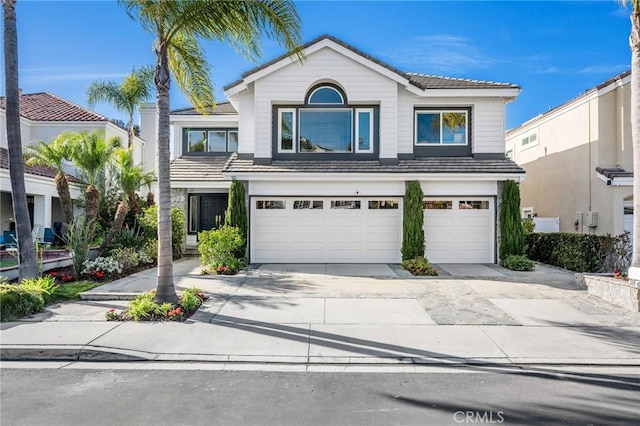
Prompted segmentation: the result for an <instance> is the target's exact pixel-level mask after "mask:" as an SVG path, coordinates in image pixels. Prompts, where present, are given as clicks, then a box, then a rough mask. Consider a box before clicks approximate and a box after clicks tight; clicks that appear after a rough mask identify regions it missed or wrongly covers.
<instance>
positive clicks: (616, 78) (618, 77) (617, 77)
mask: <svg viewBox="0 0 640 426" xmlns="http://www.w3.org/2000/svg"><path fill="white" fill-rule="evenodd" d="M629 75H631V70H627V71H625V72H621V73H620V74H618V75H615V76H613V77H611V78H610V79H608V80H606V81H604V82H602V83H600V84H598V85H597V86H595V87H592V88H591V89H587V90H585V91H584V92H583V93H581V94H580V95H578V96H576V97H574V98H571V99H569V100H568V101H566V102H563V103H561V104H560V105H558V106H557V107H554V108H551V109H550V110H549V111H547V112H544V113H541V114H538V115H536V116H535V117H533V118H530V119H529V120H527V121H525V122H524V123H522V124H521V125H519V126H518V127H514V128H513V129H509V130H507V133H506V134H507V135H508V134H509V133H511V132H515V131H517V130H518V129H520V128H521V127H524V126H526V125H528V124H529V123H532V122H534V121H536V120H538V119H541V118H543V117H546V116H548V115H549V114H553V113H554V112H556V111H557V110H559V109H560V108H562V107H564V106H566V105H569V104H570V103H572V102H575V101H577V100H578V99H580V98H582V97H584V96H587V95H589V94H591V93H593V92H596V91H598V90H600V89H604V88H605V87H607V86H609V85H610V84H612V83H615V82H616V81H619V80H622V79H623V78H625V77H627V76H629Z"/></svg>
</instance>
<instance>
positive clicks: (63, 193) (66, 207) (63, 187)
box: [55, 172, 73, 223]
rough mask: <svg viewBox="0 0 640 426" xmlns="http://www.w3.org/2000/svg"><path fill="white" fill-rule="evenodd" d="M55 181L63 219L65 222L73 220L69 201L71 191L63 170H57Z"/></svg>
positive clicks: (71, 204) (71, 205)
mask: <svg viewBox="0 0 640 426" xmlns="http://www.w3.org/2000/svg"><path fill="white" fill-rule="evenodd" d="M55 182H56V189H57V190H58V197H59V200H60V207H62V213H63V214H64V220H65V222H66V223H71V222H73V202H72V201H71V192H70V191H69V181H68V180H67V176H66V175H65V174H64V172H58V174H56V178H55Z"/></svg>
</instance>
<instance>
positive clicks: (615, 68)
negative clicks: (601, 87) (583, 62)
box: [578, 63, 631, 75]
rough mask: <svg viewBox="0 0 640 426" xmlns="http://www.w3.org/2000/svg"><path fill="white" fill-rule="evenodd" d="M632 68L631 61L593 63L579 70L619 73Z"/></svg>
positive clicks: (581, 71) (594, 72)
mask: <svg viewBox="0 0 640 426" xmlns="http://www.w3.org/2000/svg"><path fill="white" fill-rule="evenodd" d="M629 68H631V63H629V64H627V65H591V66H588V67H584V68H582V69H580V70H578V72H579V73H580V74H611V75H613V74H618V73H620V72H622V71H626V70H628V69H629Z"/></svg>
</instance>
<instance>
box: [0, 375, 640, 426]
mask: <svg viewBox="0 0 640 426" xmlns="http://www.w3.org/2000/svg"><path fill="white" fill-rule="evenodd" d="M129 367H131V368H133V369H127V368H129ZM136 368H137V367H136V366H135V365H134V366H126V365H125V364H122V367H120V368H117V369H111V368H106V369H104V368H101V367H100V364H96V365H93V366H92V365H90V364H89V365H86V364H85V365H84V366H83V367H76V368H73V367H71V368H64V369H60V368H58V369H49V368H35V369H30V368H28V367H26V368H25V367H24V364H23V366H22V368H16V369H14V368H12V367H11V363H4V365H3V368H2V371H1V383H2V389H1V398H2V400H1V417H0V422H1V424H2V425H12V426H13V425H16V426H17V425H52V426H54V425H134V424H135V425H172V426H173V425H431V424H432V425H447V424H469V423H472V424H580V425H586V424H598V425H601V424H611V425H622V424H634V425H637V424H638V419H639V418H640V371H634V370H633V369H628V370H625V371H623V372H621V373H618V374H611V373H610V372H606V370H602V372H601V371H600V370H598V369H591V370H583V371H578V372H567V371H560V370H558V369H556V370H552V369H548V368H547V369H542V368H540V369H535V368H532V369H529V370H521V369H500V370H494V371H491V370H486V369H483V368H480V367H473V366H467V367H465V368H449V369H446V368H442V371H443V372H442V373H440V372H439V369H438V367H433V372H428V373H421V374H415V373H413V374H412V373H395V374H393V373H376V372H369V373H337V372H270V371H212V370H211V369H204V370H194V369H189V367H188V365H184V364H183V365H180V366H176V367H175V368H176V369H175V370H171V369H169V370H160V369H149V370H144V369H136Z"/></svg>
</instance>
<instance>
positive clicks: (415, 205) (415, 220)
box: [401, 180, 425, 260]
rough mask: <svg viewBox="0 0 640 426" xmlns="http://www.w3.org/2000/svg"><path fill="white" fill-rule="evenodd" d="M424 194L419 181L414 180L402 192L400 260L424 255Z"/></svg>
mask: <svg viewBox="0 0 640 426" xmlns="http://www.w3.org/2000/svg"><path fill="white" fill-rule="evenodd" d="M423 198H424V194H423V193H422V188H421V187H420V182H418V181H416V180H414V181H411V182H409V183H408V184H407V189H406V191H405V194H404V212H403V213H404V217H403V222H402V224H403V226H402V250H401V251H402V260H409V259H415V258H416V257H420V256H422V257H424V248H425V245H424V228H423V224H424V211H423V210H422V199H423Z"/></svg>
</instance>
